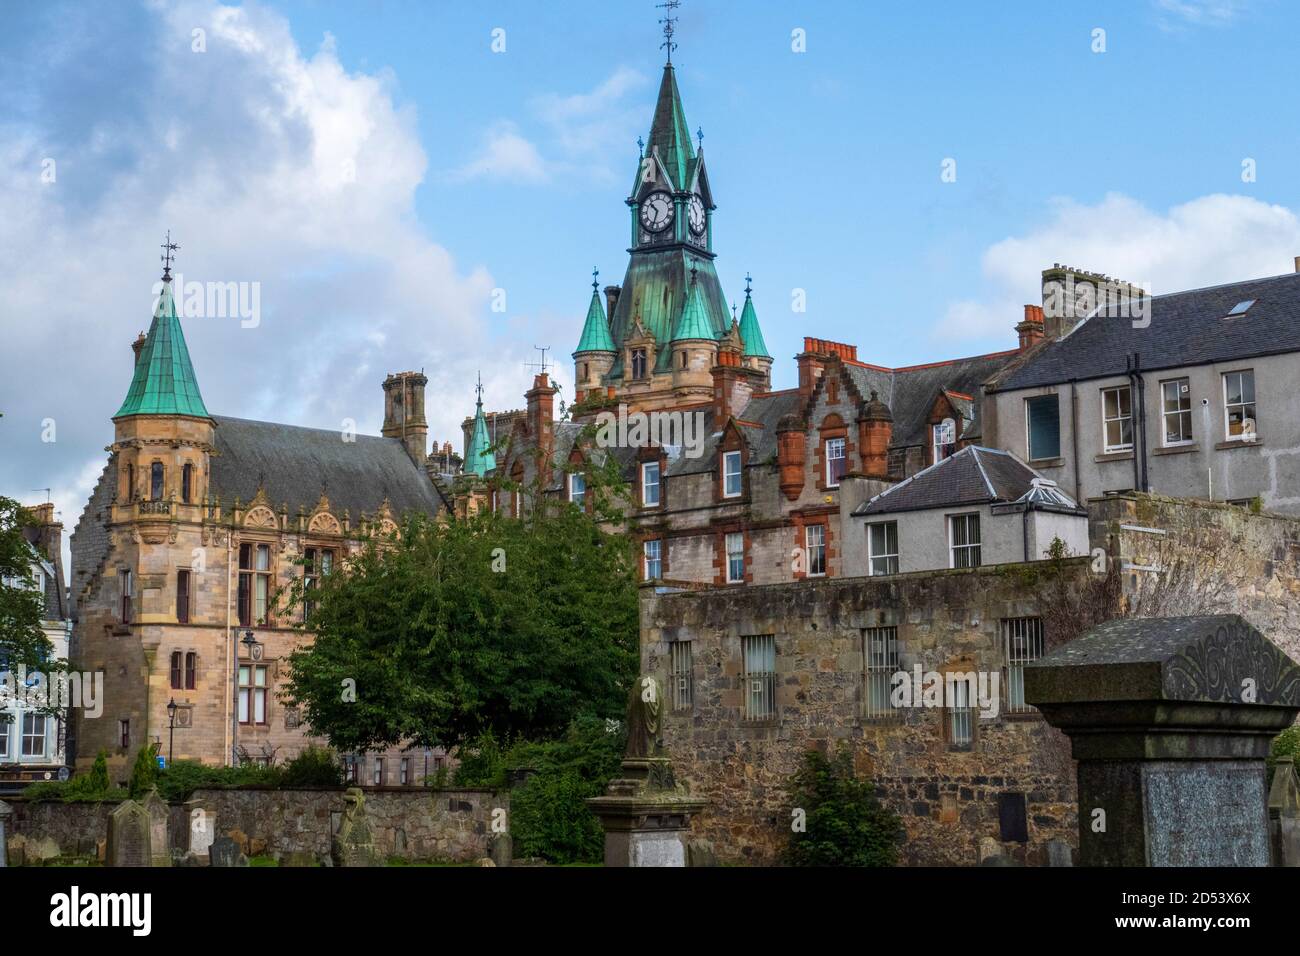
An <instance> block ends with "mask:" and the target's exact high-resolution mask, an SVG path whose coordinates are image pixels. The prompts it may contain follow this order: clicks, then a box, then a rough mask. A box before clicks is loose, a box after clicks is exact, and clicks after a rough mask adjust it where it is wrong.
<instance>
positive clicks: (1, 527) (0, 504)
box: [0, 497, 56, 714]
mask: <svg viewBox="0 0 1300 956" xmlns="http://www.w3.org/2000/svg"><path fill="white" fill-rule="evenodd" d="M30 524H31V515H30V514H29V513H28V512H27V511H26V510H25V509H24V508H23V507H22V506H21V505H19V504H18V502H16V501H13V500H12V499H10V498H4V497H0V671H4V670H5V669H10V670H11V672H16V671H17V669H18V668H19V667H23V668H25V669H26V670H27V671H28V672H38V671H39V672H42V673H48V672H49V671H51V670H53V669H56V668H54V667H53V666H52V665H51V662H50V655H51V654H53V652H54V645H52V644H51V643H50V640H49V638H47V637H46V636H45V632H44V631H43V630H42V629H41V620H42V619H43V618H44V617H45V595H44V594H43V593H41V591H40V590H38V589H37V587H36V581H35V578H34V576H33V574H32V561H33V560H34V555H33V551H32V546H31V544H30V543H28V541H27V538H26V537H24V536H23V528H24V527H27V526H28V525H30ZM5 703H6V701H5V699H4V696H3V695H0V714H3V713H4V711H5Z"/></svg>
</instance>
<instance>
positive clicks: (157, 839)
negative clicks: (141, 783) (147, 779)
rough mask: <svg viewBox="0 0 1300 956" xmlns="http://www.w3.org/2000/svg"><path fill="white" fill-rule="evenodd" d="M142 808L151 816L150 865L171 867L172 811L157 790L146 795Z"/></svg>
mask: <svg viewBox="0 0 1300 956" xmlns="http://www.w3.org/2000/svg"><path fill="white" fill-rule="evenodd" d="M141 806H143V807H144V809H145V812H147V813H148V814H149V850H150V855H149V865H150V866H171V865H172V851H171V830H170V827H169V823H170V819H169V818H170V817H171V809H170V808H169V807H168V806H167V804H165V803H163V799H162V797H160V796H158V791H157V789H153V790H150V791H149V793H148V794H146V795H145V798H144V800H143V802H142V803H141Z"/></svg>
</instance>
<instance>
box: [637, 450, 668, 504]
mask: <svg viewBox="0 0 1300 956" xmlns="http://www.w3.org/2000/svg"><path fill="white" fill-rule="evenodd" d="M651 468H653V469H654V473H655V480H654V483H653V484H651V483H650V482H649V481H647V480H646V472H647V471H649V470H650V469H651ZM662 482H663V467H662V466H661V465H660V463H659V461H658V460H655V461H643V462H641V507H642V508H658V507H659V505H660V504H661V503H662V502H663V486H662ZM649 488H654V490H655V499H654V501H651V500H650V497H649V495H647V494H646V491H647V490H648V489H649Z"/></svg>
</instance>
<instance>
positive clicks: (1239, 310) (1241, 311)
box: [1225, 299, 1255, 319]
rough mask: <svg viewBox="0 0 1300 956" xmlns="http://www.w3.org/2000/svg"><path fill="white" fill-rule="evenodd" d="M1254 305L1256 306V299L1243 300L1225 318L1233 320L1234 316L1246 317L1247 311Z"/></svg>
mask: <svg viewBox="0 0 1300 956" xmlns="http://www.w3.org/2000/svg"><path fill="white" fill-rule="evenodd" d="M1254 304H1255V300H1254V299H1243V300H1242V301H1240V302H1238V303H1237V304H1236V305H1234V306H1233V307H1232V309H1231V310H1230V311H1229V312H1228V314H1227V315H1226V316H1225V318H1229V319H1231V318H1232V317H1233V316H1237V315H1245V314H1246V310H1248V309H1249V308H1250V307H1251V306H1252V305H1254Z"/></svg>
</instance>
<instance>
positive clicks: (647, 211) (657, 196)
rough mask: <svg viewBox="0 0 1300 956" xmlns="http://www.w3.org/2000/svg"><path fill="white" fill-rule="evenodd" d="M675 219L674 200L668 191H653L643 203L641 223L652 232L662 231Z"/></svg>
mask: <svg viewBox="0 0 1300 956" xmlns="http://www.w3.org/2000/svg"><path fill="white" fill-rule="evenodd" d="M672 221H673V200H672V197H671V196H669V195H668V194H667V193H661V192H655V193H651V194H650V195H649V196H647V197H646V198H645V201H644V202H642V203H641V225H643V226H645V227H646V229H648V230H650V232H662V231H663V230H665V229H667V228H668V224H669V223H670V222H672Z"/></svg>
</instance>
